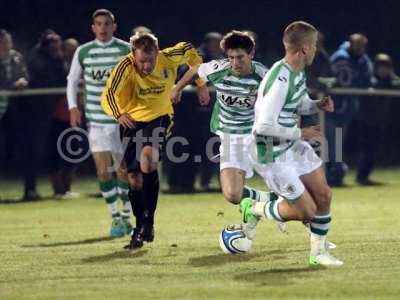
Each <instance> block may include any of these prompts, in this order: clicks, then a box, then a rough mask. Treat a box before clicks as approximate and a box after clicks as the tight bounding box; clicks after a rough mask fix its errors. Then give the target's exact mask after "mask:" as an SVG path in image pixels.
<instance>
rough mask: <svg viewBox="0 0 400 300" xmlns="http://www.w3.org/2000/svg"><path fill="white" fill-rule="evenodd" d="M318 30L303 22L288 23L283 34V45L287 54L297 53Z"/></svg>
mask: <svg viewBox="0 0 400 300" xmlns="http://www.w3.org/2000/svg"><path fill="white" fill-rule="evenodd" d="M317 32H318V30H317V29H316V28H315V27H314V26H313V25H311V24H309V23H307V22H304V21H296V22H293V23H290V24H289V25H288V26H287V27H286V29H285V31H284V33H283V45H284V46H285V50H286V51H289V52H297V51H299V50H300V49H301V47H303V45H304V44H305V43H307V42H308V41H309V40H310V38H311V36H312V35H313V34H316V33H317Z"/></svg>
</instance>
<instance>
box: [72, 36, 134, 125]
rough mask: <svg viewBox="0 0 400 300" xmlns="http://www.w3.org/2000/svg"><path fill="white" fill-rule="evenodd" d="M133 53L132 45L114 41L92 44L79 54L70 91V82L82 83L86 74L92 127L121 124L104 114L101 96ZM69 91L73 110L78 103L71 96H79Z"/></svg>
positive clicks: (89, 43)
mask: <svg viewBox="0 0 400 300" xmlns="http://www.w3.org/2000/svg"><path fill="white" fill-rule="evenodd" d="M129 52H130V45H129V43H127V42H125V41H122V40H120V39H117V38H114V37H113V38H112V39H111V41H109V42H107V43H101V42H100V41H98V40H94V41H91V42H88V43H86V44H84V45H82V46H80V47H79V48H78V49H77V50H76V52H75V55H74V58H73V61H72V65H71V70H70V73H69V75H68V83H69V84H68V88H69V86H70V82H75V81H76V80H79V78H81V77H82V73H83V79H84V95H85V115H86V119H87V121H88V122H89V124H90V125H96V126H99V125H107V124H112V125H115V124H117V122H116V121H115V120H114V119H113V118H112V117H110V116H108V115H107V114H106V113H105V112H104V111H103V109H102V107H101V104H100V102H101V93H102V92H103V89H104V87H105V85H106V82H107V79H108V77H109V76H110V74H111V71H112V69H113V68H114V66H115V65H116V64H117V63H118V62H119V61H120V60H121V58H122V57H124V56H125V55H127V54H128V53H129ZM68 88H67V96H68V104H69V108H70V109H71V108H72V107H74V105H75V106H76V99H75V101H74V99H70V98H73V96H72V95H71V94H76V93H68V92H69V91H68ZM75 97H76V96H75ZM71 100H72V101H71ZM71 102H75V103H71Z"/></svg>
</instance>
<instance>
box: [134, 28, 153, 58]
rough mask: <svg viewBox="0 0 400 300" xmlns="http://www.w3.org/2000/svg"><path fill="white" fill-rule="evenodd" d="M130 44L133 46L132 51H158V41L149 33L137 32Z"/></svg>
mask: <svg viewBox="0 0 400 300" xmlns="http://www.w3.org/2000/svg"><path fill="white" fill-rule="evenodd" d="M129 42H130V44H131V46H132V51H135V50H136V49H141V50H143V51H144V52H146V53H149V52H152V51H157V50H158V39H157V38H156V37H155V35H154V34H152V33H149V32H140V31H139V32H136V33H135V34H134V35H132V36H131V38H130V39H129Z"/></svg>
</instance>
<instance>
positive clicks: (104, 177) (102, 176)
mask: <svg viewBox="0 0 400 300" xmlns="http://www.w3.org/2000/svg"><path fill="white" fill-rule="evenodd" d="M97 178H98V179H99V180H100V181H108V180H110V179H111V178H112V174H111V172H108V170H103V169H101V170H97Z"/></svg>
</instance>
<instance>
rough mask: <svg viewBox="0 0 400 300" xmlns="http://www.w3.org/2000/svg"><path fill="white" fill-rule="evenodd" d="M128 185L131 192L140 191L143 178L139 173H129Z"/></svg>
mask: <svg viewBox="0 0 400 300" xmlns="http://www.w3.org/2000/svg"><path fill="white" fill-rule="evenodd" d="M128 183H129V187H130V188H131V189H133V190H141V189H142V188H143V178H142V176H141V175H140V173H137V174H135V173H129V174H128Z"/></svg>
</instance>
